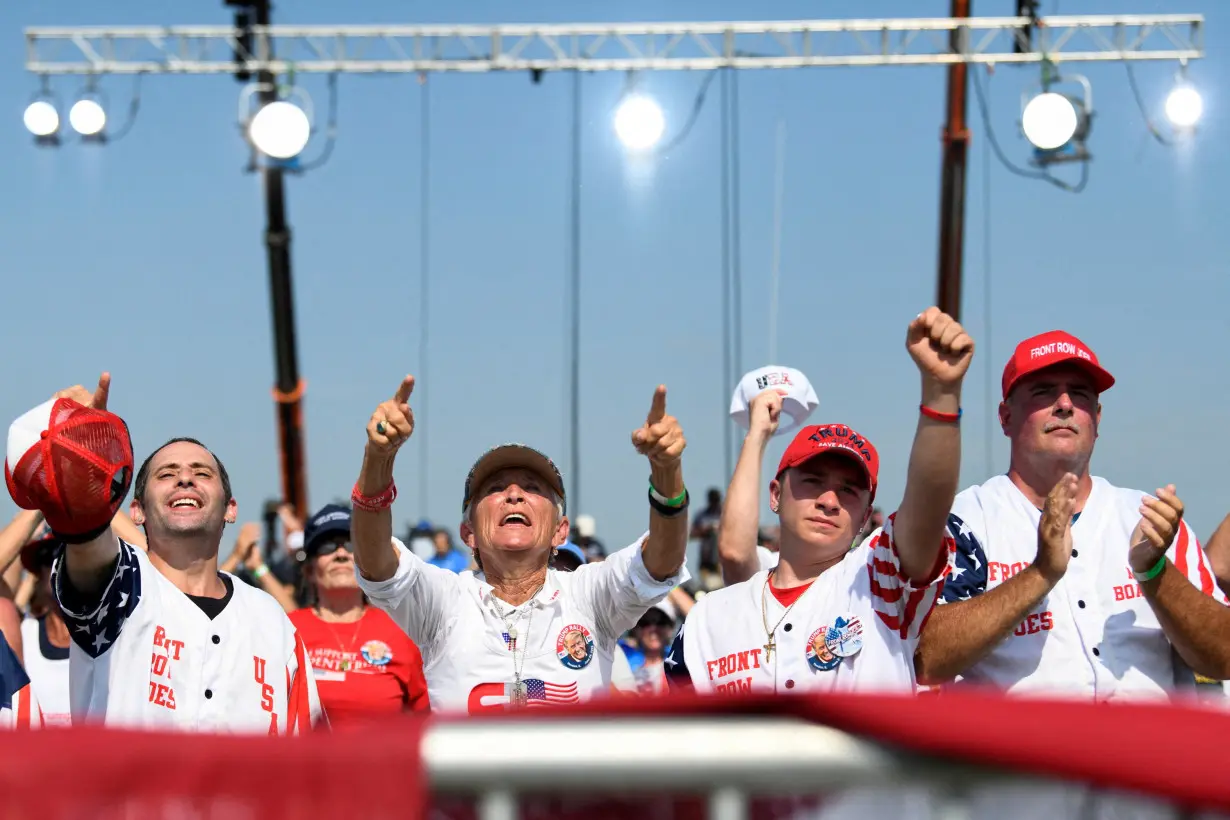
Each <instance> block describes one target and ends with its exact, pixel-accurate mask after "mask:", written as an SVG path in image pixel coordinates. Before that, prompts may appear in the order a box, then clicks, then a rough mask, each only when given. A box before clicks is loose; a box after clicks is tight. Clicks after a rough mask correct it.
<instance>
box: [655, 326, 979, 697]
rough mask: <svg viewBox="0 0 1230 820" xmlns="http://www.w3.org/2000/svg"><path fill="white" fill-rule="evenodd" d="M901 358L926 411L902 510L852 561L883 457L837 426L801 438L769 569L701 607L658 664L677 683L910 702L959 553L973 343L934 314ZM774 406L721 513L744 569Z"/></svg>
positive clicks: (778, 491)
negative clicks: (895, 696) (926, 636)
mask: <svg viewBox="0 0 1230 820" xmlns="http://www.w3.org/2000/svg"><path fill="white" fill-rule="evenodd" d="M906 349H907V350H908V351H909V353H910V356H911V357H912V358H913V359H914V362H915V364H916V365H917V366H918V370H919V373H920V374H921V376H922V401H921V403H920V405H919V419H918V429H917V431H916V433H915V437H914V448H913V450H912V452H911V454H910V465H909V475H908V478H907V482H906V488H905V496H904V498H903V500H902V502H901V507H900V509H899V510H898V511H897V513H896V514H894V515H892V516H889V519H888V521H887V522H886V523H885V525H884V528H883V529H882V530H880V531H879V532H877V533H875V534H873V535H872V537H871V538H868V539H867V540H865V541H864V542H863V543H862V544H860V545H858V546H857V547H855V546H854V545H855V540H856V538H857V537H858V535H859V533H860V532H861V530H862V529H863V526H864V525H865V524H866V523H867V520H868V518H869V517H870V515H871V512H872V501H873V499H874V498H875V493H876V488H877V486H878V483H879V469H880V458H879V455H878V454H877V452H876V449H875V447H874V446H873V445H872V444H871V442H870V441H868V440H867V438H866V437H864V436H862V435H860V434H858V433H856V432H855V431H854V430H853V429H851V428H850V427H847V426H846V425H843V424H821V425H812V426H809V427H805V428H803V429H802V430H800V431H799V433H798V434H797V435H796V436H795V438H794V441H792V442H791V444H790V446H789V447H788V448H786V452H785V454H784V455H783V456H782V460H781V463H780V464H779V465H778V468H777V472H776V474H775V476H774V478H773V480H772V481H771V482H770V483H769V506H770V507H771V508H772V509H773V511H774V512H776V513H777V515H778V518H779V520H780V524H781V536H780V549H779V559H778V563H777V566H776V567H775V568H773V569H771V570H762V571H759V572H756V573H755V574H754V575H752V576H751V577H750V579H749V580H747V581H744V582H742V583H736V584H733V585H731V586H728V587H726V588H724V589H720V590H717V591H716V592H711V593H709V594H708V595H706V596H705V597H704V598H702V599H701V600H700V601H698V602H697V603H696V606H695V607H693V608H692V611H691V612H690V613H689V614H688V618H687V621H686V622H685V624H684V627H683V629H681V630H680V632H679V634H678V636H677V637H676V639H675V644H674V646H673V647H672V651H671V655H670V657H669V658H668V659H667V661H666V666H667V674H668V675H670V676H671V678H672V681H673V682H678V683H683V682H690V683H691V685H692V686H693V687H694V688H695V689H696V690H697V691H698V692H705V693H712V692H717V693H731V694H738V693H741V692H778V693H788V692H794V693H798V692H817V691H821V692H830V691H848V690H851V689H861V690H867V689H876V690H896V691H913V688H914V668H913V663H912V658H913V655H914V647H915V645H916V642H917V636H918V632H919V630H920V629H921V627H922V624H923V623H924V622H925V621H926V619H927V616H928V614H929V613H930V611H931V608H932V607H933V606H934V604H935V602H936V600H937V598H938V597H939V592H940V588H941V587H942V585H943V578H944V575H945V574H946V573H947V571H948V566H949V563H948V562H949V555H950V553H951V551H952V548H953V545H952V539H951V538H949V537H947V532H946V530H945V528H944V525H945V521H946V519H947V509H948V507H949V506H950V505H951V503H952V499H953V496H954V495H956V491H957V479H958V474H959V469H960V464H961V432H960V427H959V424H958V422H959V419H960V416H961V383H962V380H963V379H964V378H965V373H966V371H967V370H968V369H969V364H970V360H971V359H972V357H973V353H974V343H973V341H972V340H971V339H970V337H969V336H968V335H967V334H966V333H965V330H964V329H963V328H962V327H961V325H960V324H958V323H957V322H956V321H955V320H953V319H952V317H950V316H948V315H946V314H944V313H942V312H941V311H940V310H939V309H938V308H934V307H933V308H930V309H928V310H927V311H926V312H925V313H921V314H919V315H918V317H917V318H915V320H914V321H913V322H911V323H910V326H909V329H908V331H907V334H906ZM768 394H772V396H776V393H775V392H774V391H771V390H770V391H766V393H762V394H761V395H759V396H757V397H756V398H755V399H754V400H753V401H752V406H751V411H752V416H751V419H750V427H749V431H748V434H747V438H746V439H745V441H744V445H743V451H742V453H741V454H740V456H739V462H738V464H737V466H736V467H735V474H734V477H733V478H732V479H731V482H730V489H729V490H728V491H727V495H726V506H725V509H724V510H723V513H722V539H723V541H726V542H728V543H727V548H726V549H724V550H723V553H724V554H725V555H727V556H729V555H730V553H731V549H730V547H729V542H730V540H731V539H733V540H735V541H738V542H739V543H740V544H741V545H742V554H743V555H744V557H745V562H747V563H752V564H754V562H756V561H757V558H756V536H757V532H758V525H759V513H760V500H759V485H760V465H761V461H762V459H763V456H764V450H765V446H766V445H767V443H768V441H769V439H770V438H771V437H772V435H773V432H774V431H775V430H776V428H777V422H778V413H780V407H781V404H780V399H779V400H778V401H776V402H774V401H773V397H772V396H769V395H768ZM774 408H776V410H774Z"/></svg>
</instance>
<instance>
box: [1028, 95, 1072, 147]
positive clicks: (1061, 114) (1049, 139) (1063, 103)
mask: <svg viewBox="0 0 1230 820" xmlns="http://www.w3.org/2000/svg"><path fill="white" fill-rule="evenodd" d="M1080 120H1081V113H1080V112H1078V111H1077V106H1076V103H1074V102H1073V100H1072V99H1071V98H1069V97H1067V96H1065V95H1063V94H1058V93H1056V92H1054V91H1047V92H1045V93H1042V94H1039V95H1038V96H1036V97H1034V98H1033V99H1032V100H1030V101H1029V102H1028V103H1027V104H1026V106H1025V110H1024V111H1022V112H1021V130H1022V131H1024V132H1025V139H1027V140H1029V142H1030V144H1031V145H1033V146H1034V147H1035V148H1037V149H1038V150H1040V151H1054V150H1056V149H1058V148H1061V147H1063V146H1064V145H1066V144H1067V143H1068V142H1069V141H1070V140H1071V139H1072V137H1074V136H1075V135H1076V131H1077V129H1078V128H1079V126H1080Z"/></svg>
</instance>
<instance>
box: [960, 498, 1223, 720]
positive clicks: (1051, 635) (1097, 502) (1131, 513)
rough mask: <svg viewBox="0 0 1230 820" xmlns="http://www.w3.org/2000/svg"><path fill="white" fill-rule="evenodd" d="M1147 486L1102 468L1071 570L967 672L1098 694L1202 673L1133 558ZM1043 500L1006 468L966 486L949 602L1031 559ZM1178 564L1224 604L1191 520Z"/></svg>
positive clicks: (1137, 693)
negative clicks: (1140, 579) (1166, 623)
mask: <svg viewBox="0 0 1230 820" xmlns="http://www.w3.org/2000/svg"><path fill="white" fill-rule="evenodd" d="M1144 495H1145V494H1144V493H1141V492H1138V491H1136V490H1125V489H1121V488H1119V487H1115V486H1113V485H1111V484H1110V483H1109V482H1108V481H1106V480H1105V479H1102V478H1097V477H1094V479H1093V490H1092V492H1091V493H1090V494H1089V499H1088V500H1087V501H1086V502H1085V506H1084V509H1083V510H1082V511H1081V512H1080V513H1079V514H1078V515H1077V516H1076V518H1075V520H1074V522H1073V524H1072V547H1073V549H1072V557H1071V559H1070V561H1069V563H1068V570H1067V572H1066V573H1065V574H1064V576H1063V578H1061V579H1060V581H1059V583H1058V584H1056V585H1055V588H1054V589H1052V590H1051V592H1050V594H1049V595H1047V597H1046V598H1044V599H1043V600H1042V602H1041V603H1039V604H1038V606H1037V608H1036V609H1035V610H1034V611H1033V612H1031V613H1030V614H1029V615H1028V617H1026V618H1025V620H1023V621H1022V622H1021V623H1020V625H1019V626H1018V627H1017V628H1016V629H1015V630H1014V631H1013V634H1011V635H1010V636H1008V638H1007V639H1006V640H1005V641H1004V642H1003V643H1001V644H1000V645H999V646H997V647H996V648H995V649H994V650H993V651H992V652H991V654H990V655H989V656H987V658H985V659H984V660H983V661H981V662H979V663H978V664H976V665H975V666H974V667H972V668H971V669H969V670H968V671H967V672H966V673H965V674H964V675H963V676H962V677H961V678H960V680H959V681H958V683H957V685H960V684H961V683H970V684H978V685H981V686H992V687H996V688H999V689H1002V690H1006V691H1008V692H1011V693H1020V694H1039V693H1040V694H1055V695H1059V694H1064V693H1067V694H1072V695H1077V696H1081V697H1092V698H1093V699H1095V700H1098V701H1113V700H1129V699H1142V698H1144V699H1148V698H1165V697H1167V695H1168V693H1172V692H1174V691H1175V689H1176V685H1182V684H1183V683H1193V682H1194V678H1193V676H1192V673H1191V671H1190V670H1188V669H1186V667H1185V665H1184V664H1182V662H1181V661H1178V660H1177V656H1176V655H1174V653H1173V651H1172V650H1171V647H1170V643H1169V642H1168V641H1167V640H1166V635H1165V634H1164V633H1163V632H1162V629H1161V627H1160V626H1159V625H1158V621H1157V616H1156V615H1154V613H1153V609H1152V608H1151V607H1150V606H1149V603H1148V601H1146V600H1145V598H1144V597H1143V595H1142V594H1141V591H1140V585H1139V584H1137V583H1136V579H1135V578H1134V577H1133V575H1132V570H1131V568H1130V567H1129V566H1128V563H1127V553H1128V546H1129V540H1130V538H1131V534H1132V530H1134V529H1135V527H1136V525H1137V523H1139V521H1140V511H1139V510H1140V504H1141V498H1142V497H1143V496H1144ZM1041 517H1042V513H1041V511H1040V510H1039V509H1038V508H1037V507H1035V506H1034V505H1033V504H1032V503H1031V502H1030V501H1029V499H1027V498H1026V497H1025V496H1024V494H1022V493H1021V491H1020V490H1019V489H1017V487H1016V485H1015V484H1013V483H1012V481H1011V480H1010V479H1009V478H1008V477H1007V476H1006V475H1001V476H996V477H995V478H992V479H991V480H990V481H988V482H986V483H985V484H982V485H978V486H974V487H970V488H969V489H967V490H964V491H963V492H961V493H960V494H959V495H958V496H957V498H956V501H955V502H954V504H953V509H952V515H951V516H950V517H949V523H948V529H949V532H950V534H951V535H952V536H953V537H954V539H955V541H956V544H957V559H956V568H955V569H954V570H953V571H952V574H951V576H950V577H949V579H948V582H947V584H946V585H945V587H944V596H943V597H944V602H951V601H960V600H967V599H969V598H971V597H973V596H975V595H979V594H981V593H983V592H986V591H987V590H989V589H994V588H995V587H997V586H999V585H1000V584H1002V583H1003V582H1005V581H1007V580H1008V579H1009V578H1011V577H1012V576H1013V575H1015V574H1016V573H1018V572H1020V571H1021V570H1023V569H1024V568H1025V567H1027V566H1029V564H1030V563H1031V562H1032V561H1033V560H1034V558H1035V556H1036V555H1037V549H1038V522H1039V520H1040V519H1041ZM1166 554H1167V557H1169V558H1170V560H1171V561H1173V562H1174V565H1175V567H1177V568H1178V570H1179V572H1181V573H1183V574H1184V575H1186V576H1187V578H1188V579H1189V580H1190V581H1191V582H1192V583H1193V584H1195V585H1196V587H1197V588H1199V589H1200V590H1202V591H1203V592H1204V593H1205V594H1206V595H1211V596H1213V597H1214V598H1216V599H1217V600H1218V601H1221V602H1222V603H1225V602H1226V599H1225V596H1224V595H1222V593H1221V591H1220V590H1219V589H1218V588H1217V585H1216V584H1215V583H1214V581H1213V574H1212V573H1211V572H1210V570H1209V563H1208V559H1207V558H1206V557H1205V555H1204V551H1203V550H1202V549H1201V548H1200V544H1199V542H1198V541H1197V540H1196V537H1195V536H1194V535H1193V534H1192V532H1191V530H1190V529H1189V528H1188V526H1187V524H1186V523H1184V524H1183V525H1182V527H1181V529H1180V530H1179V532H1178V534H1177V535H1176V536H1175V541H1174V544H1173V545H1171V548H1170V550H1169V551H1168V552H1167V553H1166Z"/></svg>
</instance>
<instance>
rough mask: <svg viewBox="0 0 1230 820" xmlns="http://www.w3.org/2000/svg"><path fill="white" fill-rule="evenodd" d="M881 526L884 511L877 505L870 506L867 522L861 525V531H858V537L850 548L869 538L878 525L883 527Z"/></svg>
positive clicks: (882, 524)
mask: <svg viewBox="0 0 1230 820" xmlns="http://www.w3.org/2000/svg"><path fill="white" fill-rule="evenodd" d="M883 526H884V511H883V510H881V509H880V508H879V507H872V508H871V515H869V516H868V517H867V523H866V524H865V525H863V529H862V531H860V532H859V534H858V538H856V539H854V543H853V544H851V547H850V548H851V549H853V548H854V547H857V546H858V545H859V544H861V543H863V542H864V541H866V540H867V539H868V538H870V537H871V534H872V533H873V532H875V531H876V530H878V529H879V528H880V527H883Z"/></svg>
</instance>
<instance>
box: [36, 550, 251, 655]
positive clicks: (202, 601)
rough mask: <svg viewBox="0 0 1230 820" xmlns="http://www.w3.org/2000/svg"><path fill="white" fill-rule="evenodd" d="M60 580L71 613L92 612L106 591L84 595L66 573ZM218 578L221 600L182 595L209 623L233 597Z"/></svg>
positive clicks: (226, 579) (225, 580) (229, 587)
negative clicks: (223, 588)
mask: <svg viewBox="0 0 1230 820" xmlns="http://www.w3.org/2000/svg"><path fill="white" fill-rule="evenodd" d="M119 560H120V559H119V557H118V556H117V557H116V559H115V561H114V562H112V564H111V574H112V575H114V574H115V565H116V564H117V563H119ZM60 578H61V580H60V592H61V596H62V597H63V599H64V600H63V603H64V605H65V607H66V608H67V609H68V610H70V611H72V612H93V611H94V610H95V609H97V608H98V604H99V603H100V602H101V601H102V596H103V593H104V592H106V591H107V585H106V584H103V586H101V587H99V589H98V591H97V592H95V593H92V594H86V593H83V592H81V591H80V590H78V589H77V588H76V587H74V586H73V582H72V581H71V580H70V579H69V577H68V573H67V572H65V573H63V574H62V575H61V576H60ZM218 578H220V579H221V580H222V585H223V586H225V587H226V594H225V595H223V596H222V597H221V598H209V597H207V596H204V595H188V593H186V592H185V593H184V595H185V596H186V597H187V598H188V600H189V601H192V603H194V604H196V605H197V606H198V607H200V608H201V611H202V612H204V613H205V617H207V618H209V620H211V621H212V620H213V619H214V618H217V617H218V616H219V615H221V614H222V610H224V609H226V605H227V604H229V603H230V602H231V598H233V597H234V596H235V585H234V584H233V583H232V582H231V579H230V577H229V576H226V575H223V574H222V573H221V572H219V573H218ZM40 643H41V641H40Z"/></svg>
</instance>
